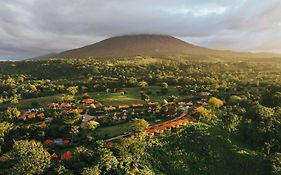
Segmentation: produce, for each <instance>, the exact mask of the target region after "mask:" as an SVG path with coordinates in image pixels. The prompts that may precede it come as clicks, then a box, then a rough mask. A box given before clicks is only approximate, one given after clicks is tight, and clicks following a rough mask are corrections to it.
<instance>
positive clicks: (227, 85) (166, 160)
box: [0, 57, 281, 175]
mask: <svg viewBox="0 0 281 175" xmlns="http://www.w3.org/2000/svg"><path fill="white" fill-rule="evenodd" d="M218 60H219V61H216V60H213V59H212V60H206V59H205V60H196V61H194V60H191V59H187V58H182V57H177V58H166V59H160V58H132V59H130V60H128V59H124V58H122V59H107V60H101V59H100V60H98V59H83V60H82V59H61V60H42V61H22V62H1V63H0V148H1V149H0V169H1V172H0V174H46V175H49V174H50V175H51V174H103V175H107V174H117V175H118V174H120V175H121V174H122V175H123V174H145V175H147V174H216V175H217V174H223V175H224V174H231V175H232V174H237V175H238V174H239V175H240V174H272V175H277V174H280V172H281V164H280V160H281V158H280V157H281V156H280V153H281V147H280V145H281V133H280V131H281V95H280V94H281V81H280V80H281V64H280V60H277V58H272V59H253V60H247V59H241V60H235V61H233V60H230V59H226V60H223V59H222V57H220V58H219V59H218ZM185 114H188V116H190V117H191V118H189V117H187V116H185V118H184V119H183V118H178V117H179V116H184V115H185ZM190 121H191V122H190ZM157 123H158V124H157ZM148 124H150V125H151V127H148ZM116 136H117V137H116ZM113 137H114V138H113ZM116 138H117V139H116ZM105 139H107V140H105Z"/></svg>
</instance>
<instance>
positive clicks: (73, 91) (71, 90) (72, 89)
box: [67, 86, 78, 95]
mask: <svg viewBox="0 0 281 175" xmlns="http://www.w3.org/2000/svg"><path fill="white" fill-rule="evenodd" d="M67 92H68V93H69V94H71V95H75V94H76V93H77V92H78V86H70V87H68V88H67Z"/></svg>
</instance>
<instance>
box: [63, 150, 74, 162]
mask: <svg viewBox="0 0 281 175" xmlns="http://www.w3.org/2000/svg"><path fill="white" fill-rule="evenodd" d="M60 159H61V160H70V159H72V153H71V152H70V151H66V152H65V153H63V154H62V155H61V157H60Z"/></svg>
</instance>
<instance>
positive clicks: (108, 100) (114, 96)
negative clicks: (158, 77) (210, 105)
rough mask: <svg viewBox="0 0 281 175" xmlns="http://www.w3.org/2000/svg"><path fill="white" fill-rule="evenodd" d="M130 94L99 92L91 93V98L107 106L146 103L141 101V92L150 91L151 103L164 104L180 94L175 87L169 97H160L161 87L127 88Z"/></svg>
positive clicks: (170, 89) (170, 91) (171, 89)
mask: <svg viewBox="0 0 281 175" xmlns="http://www.w3.org/2000/svg"><path fill="white" fill-rule="evenodd" d="M125 90H126V91H127V92H128V93H126V94H124V95H121V93H120V92H117V93H108V94H107V93H106V92H98V93H90V96H92V97H93V98H95V99H96V100H97V101H101V102H103V103H104V104H106V105H116V106H118V105H123V104H129V105H130V104H132V103H144V101H142V100H141V96H140V92H141V91H144V92H146V91H148V90H149V91H150V92H151V94H150V95H149V97H150V100H151V101H158V102H162V101H163V100H164V99H166V98H167V97H168V96H170V95H178V92H177V90H176V88H175V87H169V92H168V94H167V95H163V96H162V95H159V94H157V91H160V90H161V88H160V87H159V86H149V87H147V88H146V89H144V90H142V89H140V88H138V87H134V88H125Z"/></svg>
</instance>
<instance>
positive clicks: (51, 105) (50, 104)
mask: <svg viewBox="0 0 281 175" xmlns="http://www.w3.org/2000/svg"><path fill="white" fill-rule="evenodd" d="M47 106H48V107H49V108H55V107H58V106H59V104H58V103H49V104H48V105H47Z"/></svg>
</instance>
